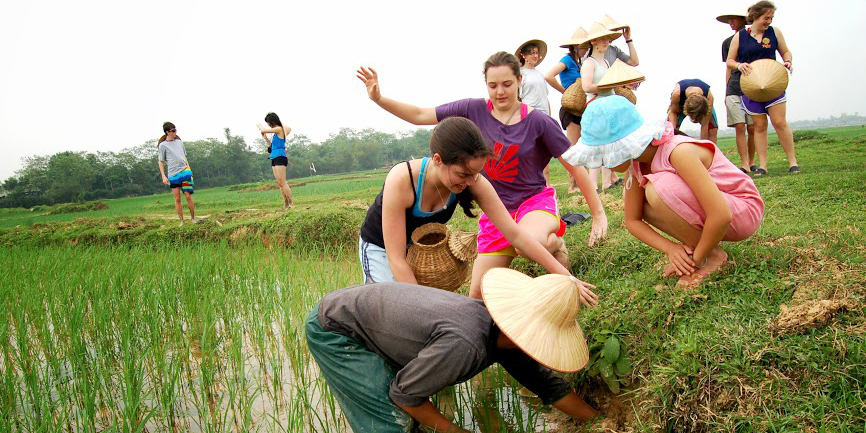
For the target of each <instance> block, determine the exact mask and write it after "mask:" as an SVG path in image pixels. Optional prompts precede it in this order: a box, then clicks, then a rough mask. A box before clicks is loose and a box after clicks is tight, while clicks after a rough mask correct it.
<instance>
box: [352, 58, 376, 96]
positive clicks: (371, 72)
mask: <svg viewBox="0 0 866 433" xmlns="http://www.w3.org/2000/svg"><path fill="white" fill-rule="evenodd" d="M355 72H357V77H358V79H359V80H361V82H362V83H364V85H365V86H367V96H369V97H370V99H372V100H373V102H375V101H378V100H379V98H381V97H382V93H381V92H380V91H379V74H377V73H376V70H375V69H373V68H369V69H368V68H365V67H363V66H361V69H359V70H357V71H355Z"/></svg>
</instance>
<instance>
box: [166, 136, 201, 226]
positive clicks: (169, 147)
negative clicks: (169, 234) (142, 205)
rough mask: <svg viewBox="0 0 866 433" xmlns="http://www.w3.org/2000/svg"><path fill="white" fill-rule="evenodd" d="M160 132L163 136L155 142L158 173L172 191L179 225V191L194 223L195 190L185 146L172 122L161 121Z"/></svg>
mask: <svg viewBox="0 0 866 433" xmlns="http://www.w3.org/2000/svg"><path fill="white" fill-rule="evenodd" d="M162 132H164V134H163V136H162V137H160V138H159V141H158V142H157V143H156V146H157V153H158V155H159V157H158V159H159V174H160V175H161V176H162V183H164V184H166V185H168V186H169V188H171V191H172V193H174V208H175V209H176V210H177V216H178V218H180V225H181V226H182V225H183V207H182V206H181V203H180V193H181V192H183V195H184V196H185V197H186V206H187V207H188V208H189V217H190V219H191V220H192V222H193V224H196V223H197V221H196V219H195V202H194V201H193V199H192V194H193V193H194V192H195V191H194V190H193V178H192V169H191V168H190V167H189V161H188V160H187V158H186V148H185V147H184V146H183V141H182V140H181V139H180V137H178V136H177V127H175V126H174V124H173V123H171V122H165V123H163V124H162ZM166 166H167V167H166Z"/></svg>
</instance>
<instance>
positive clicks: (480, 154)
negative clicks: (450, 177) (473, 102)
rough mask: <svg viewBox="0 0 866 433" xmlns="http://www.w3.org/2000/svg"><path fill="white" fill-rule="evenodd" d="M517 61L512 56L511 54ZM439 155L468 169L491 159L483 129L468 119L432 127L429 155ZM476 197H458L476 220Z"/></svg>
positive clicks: (465, 193)
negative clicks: (471, 164) (472, 163)
mask: <svg viewBox="0 0 866 433" xmlns="http://www.w3.org/2000/svg"><path fill="white" fill-rule="evenodd" d="M511 57H512V58H514V56H513V55H511ZM437 153H438V154H439V157H440V158H442V163H443V164H445V165H460V166H462V167H464V168H465V167H466V165H467V163H468V162H469V161H470V160H473V159H475V158H486V157H488V156H490V148H489V147H487V143H486V142H485V141H484V136H483V135H481V130H480V129H478V127H477V126H475V124H474V123H472V121H471V120H469V119H467V118H465V117H449V118H447V119H445V120H443V121H441V122H439V124H438V125H436V127H435V128H433V135H432V136H431V137H430V155H431V156H432V155H434V154H437ZM474 201H475V197H474V196H473V195H472V192H471V191H469V188H466V189H464V190H463V191H461V192H460V193H459V194H457V202H458V203H460V207H461V208H463V213H464V214H465V215H466V216H468V217H469V218H477V217H478V215H475V214H474V213H472V209H474V208H475V204H474Z"/></svg>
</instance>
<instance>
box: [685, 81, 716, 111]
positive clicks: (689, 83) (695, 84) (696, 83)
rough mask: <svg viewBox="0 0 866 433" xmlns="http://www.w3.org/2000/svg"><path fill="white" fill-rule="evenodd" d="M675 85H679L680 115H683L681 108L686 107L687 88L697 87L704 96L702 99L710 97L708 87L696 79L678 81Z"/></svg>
mask: <svg viewBox="0 0 866 433" xmlns="http://www.w3.org/2000/svg"><path fill="white" fill-rule="evenodd" d="M677 84H679V85H680V113H683V112H684V111H683V108H685V106H686V89H688V88H689V87H698V88H700V89H701V92H702V93H703V94H704V97H705V98H706V97H709V96H710V85H709V84H707V83H705V82H703V81H702V80H699V79H697V78H690V79H687V80H680V81H679V82H678V83H677Z"/></svg>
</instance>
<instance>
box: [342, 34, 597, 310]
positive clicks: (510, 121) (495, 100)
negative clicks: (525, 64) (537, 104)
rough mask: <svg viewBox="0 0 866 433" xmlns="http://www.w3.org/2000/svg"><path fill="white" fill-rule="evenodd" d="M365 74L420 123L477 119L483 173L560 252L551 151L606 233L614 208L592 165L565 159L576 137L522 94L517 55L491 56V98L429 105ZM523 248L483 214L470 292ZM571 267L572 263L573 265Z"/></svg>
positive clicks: (372, 88)
mask: <svg viewBox="0 0 866 433" xmlns="http://www.w3.org/2000/svg"><path fill="white" fill-rule="evenodd" d="M357 72H358V78H359V79H360V80H361V81H362V82H363V83H364V85H365V86H366V88H367V95H368V96H369V97H370V99H371V100H373V101H374V102H376V104H378V105H379V106H380V107H382V108H383V109H385V110H386V111H388V112H390V113H391V114H393V115H395V116H397V117H399V118H401V119H403V120H405V121H407V122H409V123H412V124H415V125H434V124H436V123H439V122H441V121H442V120H445V119H446V118H448V117H465V118H468V119H469V120H471V121H472V122H473V123H474V124H475V125H476V126H478V128H479V129H480V130H481V133H482V134H483V135H484V139H485V141H486V143H487V146H488V148H489V149H490V150H491V151H492V153H493V158H490V159H488V160H487V162H486V163H485V165H484V168H483V171H482V174H483V175H484V177H486V178H487V180H488V181H489V182H490V183H491V184H492V185H493V188H494V190H495V191H496V193H497V195H498V196H499V198H500V200H502V203H503V204H504V205H505V208H506V209H507V210H508V212H509V213H510V214H511V216H512V218H513V219H514V221H515V222H516V223H517V224H518V225H519V226H521V227H522V228H523V229H524V230H526V231H527V232H529V233H530V234H531V235H532V237H534V238H535V239H536V240H538V241H539V242H540V243H541V244H542V245H544V246H545V247H546V248H547V250H548V251H549V252H551V253H552V254H554V256H556V257H557V258H558V259H562V260H563V261H567V257H568V255H567V254H568V253H567V249H566V247H565V242H564V241H563V240H562V236H563V235H564V234H565V223H564V222H563V221H562V220H561V219H560V218H559V208H558V203H557V199H556V191H555V190H554V189H553V188H550V187H547V185H546V182H545V180H544V176H543V175H542V171H543V170H544V167H545V166H546V165H547V164H548V163H549V162H550V159H551V158H557V159H558V160H559V161H560V163H561V164H562V165H563V167H564V168H565V169H566V170H567V171H568V172H569V173H571V174H572V176H574V177H575V179H577V181H578V186H579V187H580V190H581V192H582V193H583V195H584V197H585V198H586V201H587V203H588V204H589V208H590V212H591V213H592V220H593V221H592V229H591V231H590V237H589V245H590V246H592V245H594V244H595V243H596V242H598V241H600V240H601V239H602V238H604V237H605V236H606V234H607V215H606V214H605V212H604V207H603V205H602V203H601V200H600V199H599V198H598V194H597V193H596V192H595V189H594V188H593V187H592V185H591V182H590V180H589V178H588V176H587V174H586V170H583V169H582V168H581V169H578V168H576V167H573V166H571V165H569V164H568V163H566V162H565V161H564V160H562V159H561V158H560V156H561V155H562V153H563V152H564V151H565V150H567V149H568V147H569V146H570V143H569V142H568V138H567V137H565V135H563V133H562V131H561V130H560V129H559V126H558V125H557V124H556V121H555V120H553V119H552V118H551V117H550V116H547V115H545V114H543V113H541V112H536V111H535V110H533V109H532V108H530V107H528V106H527V105H526V104H522V103H520V102H519V101H518V100H517V95H518V94H519V87H520V63H519V62H518V61H517V58H516V57H514V55H512V54H510V53H506V52H504V51H503V52H498V53H496V54H493V55H492V56H490V58H488V59H487V61H486V62H485V63H484V77H485V79H486V83H487V92H488V95H489V96H490V99H488V100H484V99H463V100H459V101H454V102H451V103H448V104H443V105H440V106H438V107H435V108H432V107H431V108H422V107H417V106H415V105H411V104H407V103H403V102H399V101H395V100H393V99H390V98H387V97H384V96H382V94H381V91H380V88H379V77H378V74H377V73H376V71H375V70H373V69H372V68H370V69H367V68H361V69H360V70H359V71H357ZM517 254H518V252H517V250H515V248H514V246H513V245H512V244H510V243H509V242H508V240H506V238H505V236H504V235H503V234H502V233H501V232H500V231H499V230H498V229H497V228H496V226H494V225H493V224H492V222H491V221H490V219H489V217H488V216H487V215H482V216H481V218H480V220H479V233H478V258H476V260H475V263H474V265H473V267H472V283H471V286H470V296H473V297H479V296H480V294H481V292H480V281H481V275H483V274H484V272H485V271H486V270H487V269H490V268H496V267H508V266H509V265H510V264H511V262H512V261H513V260H514V258H515V257H516V256H517ZM567 267H568V266H566V268H567Z"/></svg>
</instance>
